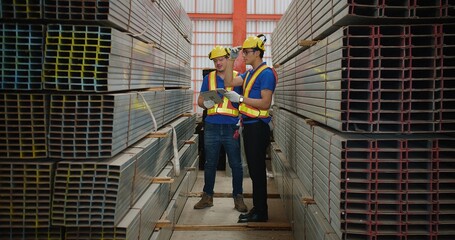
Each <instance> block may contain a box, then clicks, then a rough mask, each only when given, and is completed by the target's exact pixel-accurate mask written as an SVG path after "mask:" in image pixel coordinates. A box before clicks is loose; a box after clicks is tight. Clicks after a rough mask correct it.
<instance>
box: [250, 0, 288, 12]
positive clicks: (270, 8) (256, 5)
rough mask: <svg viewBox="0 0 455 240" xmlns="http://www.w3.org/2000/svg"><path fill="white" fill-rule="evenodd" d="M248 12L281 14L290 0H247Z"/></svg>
mask: <svg viewBox="0 0 455 240" xmlns="http://www.w3.org/2000/svg"><path fill="white" fill-rule="evenodd" d="M247 1H248V2H247V13H248V14H283V13H284V12H285V11H286V8H287V7H288V5H289V4H290V3H291V2H292V0H247Z"/></svg>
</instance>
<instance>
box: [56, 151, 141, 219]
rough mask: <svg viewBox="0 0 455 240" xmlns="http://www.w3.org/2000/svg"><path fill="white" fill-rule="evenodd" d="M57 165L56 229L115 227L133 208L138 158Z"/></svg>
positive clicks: (127, 154)
mask: <svg viewBox="0 0 455 240" xmlns="http://www.w3.org/2000/svg"><path fill="white" fill-rule="evenodd" d="M132 151H133V150H130V151H129V152H128V153H125V154H119V155H117V156H116V157H114V158H111V159H110V160H107V161H106V160H104V161H103V160H100V161H96V162H83V163H81V162H73V161H62V162H59V163H58V164H57V168H56V175H55V184H54V198H53V211H52V222H53V224H54V225H56V226H67V227H68V226H72V227H77V226H81V227H82V226H100V227H102V226H115V225H116V224H118V223H119V222H120V220H121V219H122V218H123V216H124V215H125V214H126V212H127V211H128V209H129V208H130V206H131V197H132V194H131V193H132V191H133V178H134V174H135V163H136V160H137V156H136V155H137V154H132Z"/></svg>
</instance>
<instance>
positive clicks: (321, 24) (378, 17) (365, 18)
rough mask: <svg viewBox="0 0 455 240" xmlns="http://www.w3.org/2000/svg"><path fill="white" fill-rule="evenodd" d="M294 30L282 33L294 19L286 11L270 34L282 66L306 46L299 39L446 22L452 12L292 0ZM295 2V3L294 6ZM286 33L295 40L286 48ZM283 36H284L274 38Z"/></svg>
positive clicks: (415, 4)
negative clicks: (355, 28) (358, 28)
mask: <svg viewBox="0 0 455 240" xmlns="http://www.w3.org/2000/svg"><path fill="white" fill-rule="evenodd" d="M295 2H296V3H295V6H293V7H291V8H292V9H296V10H294V11H296V12H297V16H298V17H297V26H299V27H297V28H294V29H297V30H298V31H286V30H285V29H286V26H289V25H293V24H294V21H295V20H296V19H295V18H293V17H289V16H292V15H293V14H294V13H293V12H294V11H288V12H286V13H285V14H284V15H283V17H282V19H281V20H280V22H279V23H278V25H277V28H276V29H275V30H274V33H273V34H272V35H273V36H275V37H274V39H275V40H274V42H273V47H272V49H273V56H274V62H275V63H279V64H283V63H285V62H286V61H288V60H289V59H291V58H293V57H295V56H296V55H297V54H299V53H300V52H302V51H304V50H305V49H307V48H308V46H303V47H301V46H299V43H298V41H299V40H322V39H324V38H325V37H327V36H328V35H330V34H331V33H333V32H334V31H336V30H338V29H339V28H340V27H344V26H348V25H362V24H365V25H371V24H398V23H401V24H412V23H425V22H428V21H432V22H434V23H441V22H450V19H451V18H453V15H454V14H455V12H454V11H453V10H452V9H453V6H452V5H453V4H452V3H449V2H448V1H427V2H423V1H414V0H409V1H404V2H403V1H401V2H391V1H376V2H374V3H373V2H365V1H344V0H342V1H340V0H325V1H295ZM297 2H299V3H297ZM286 32H288V33H289V32H291V33H297V39H298V41H296V42H294V43H292V46H291V47H289V44H288V42H287V41H288V39H289V36H288V35H285V34H286ZM282 35H285V36H287V38H285V37H281V38H280V37H278V36H282Z"/></svg>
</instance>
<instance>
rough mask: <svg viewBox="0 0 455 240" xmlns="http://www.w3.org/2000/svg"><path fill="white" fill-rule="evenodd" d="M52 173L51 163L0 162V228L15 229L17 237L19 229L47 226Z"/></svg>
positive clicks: (20, 230)
mask: <svg viewBox="0 0 455 240" xmlns="http://www.w3.org/2000/svg"><path fill="white" fill-rule="evenodd" d="M53 172H54V163H53V162H51V161H43V162H32V161H1V162H0V185H1V188H0V196H1V197H0V212H1V214H2V218H0V226H1V227H12V228H17V229H16V230H14V232H15V234H16V233H17V234H20V233H21V232H22V231H23V229H21V227H26V226H33V227H35V228H43V229H46V228H47V227H48V226H49V223H50V218H49V216H50V214H51V213H50V205H51V195H50V194H51V193H52V180H53ZM2 231H3V229H2ZM24 235H26V234H25V231H24Z"/></svg>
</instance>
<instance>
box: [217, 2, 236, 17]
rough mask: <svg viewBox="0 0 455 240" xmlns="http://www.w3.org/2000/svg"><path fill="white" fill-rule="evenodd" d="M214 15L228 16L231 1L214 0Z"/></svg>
mask: <svg viewBox="0 0 455 240" xmlns="http://www.w3.org/2000/svg"><path fill="white" fill-rule="evenodd" d="M215 5H216V6H215V13H223V14H230V13H232V12H233V11H232V8H233V6H234V3H233V2H232V0H215Z"/></svg>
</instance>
